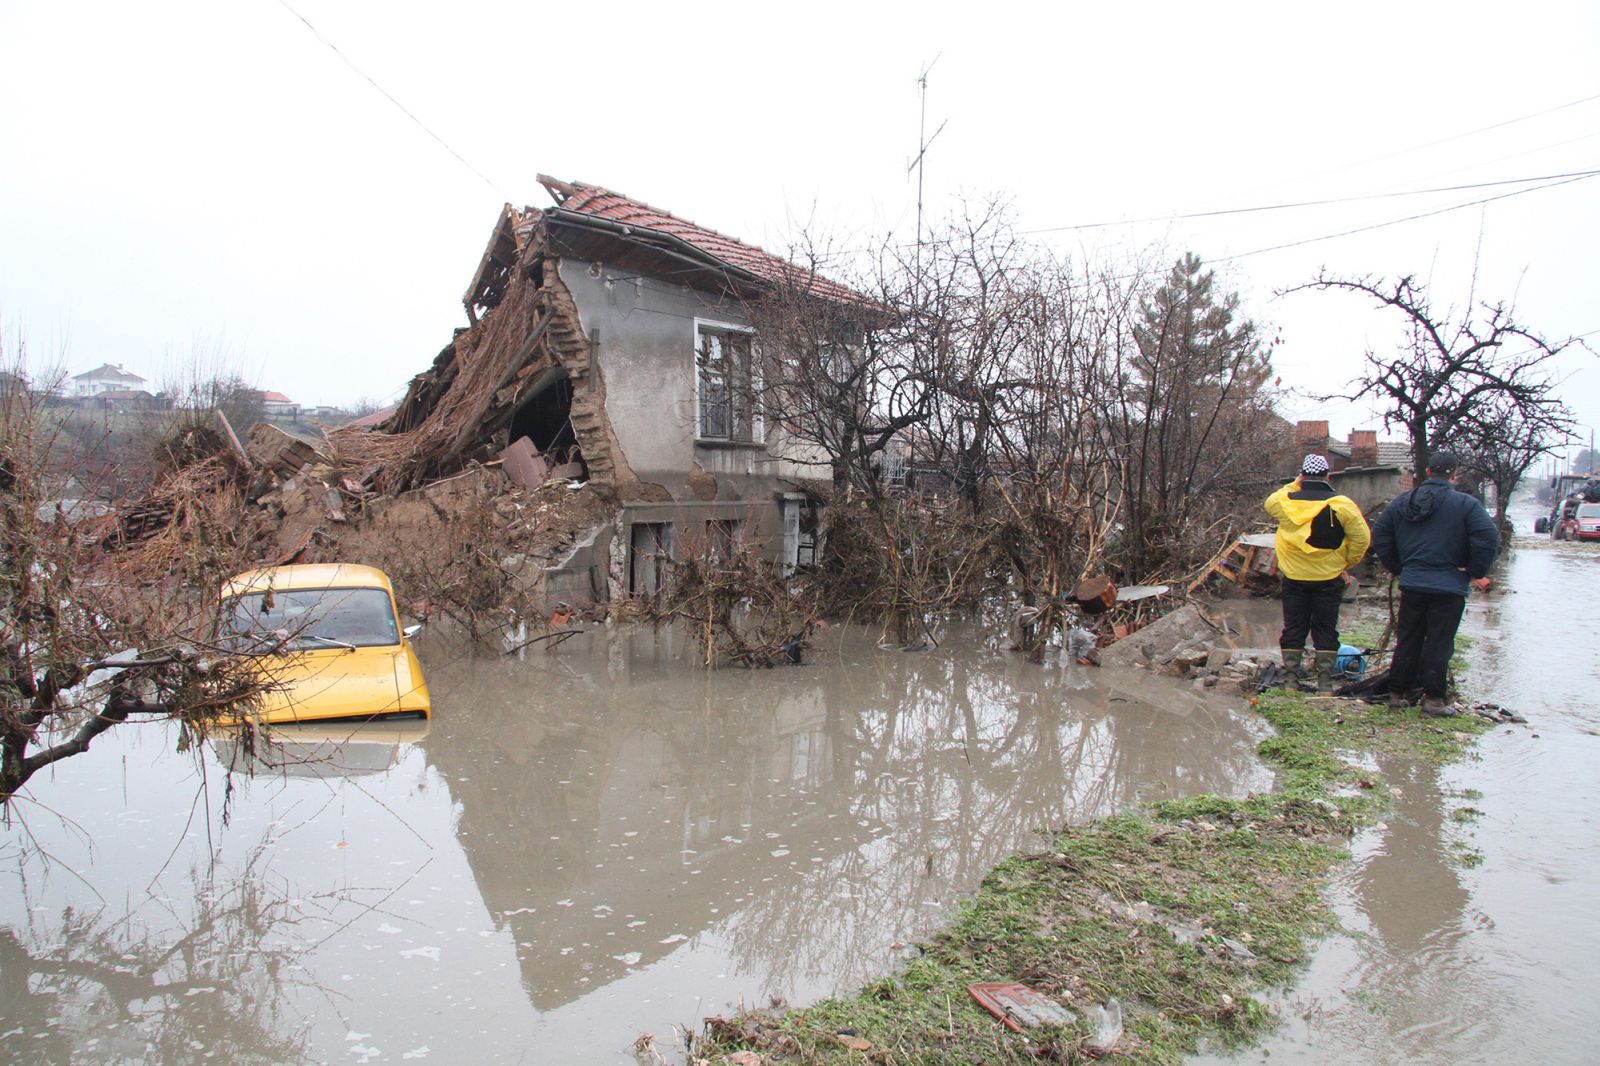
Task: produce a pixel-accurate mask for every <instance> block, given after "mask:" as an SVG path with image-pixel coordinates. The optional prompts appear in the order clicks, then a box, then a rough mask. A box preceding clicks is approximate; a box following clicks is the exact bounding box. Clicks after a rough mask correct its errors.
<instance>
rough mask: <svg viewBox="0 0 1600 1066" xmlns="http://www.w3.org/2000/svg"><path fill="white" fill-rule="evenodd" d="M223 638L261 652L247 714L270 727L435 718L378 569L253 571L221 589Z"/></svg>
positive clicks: (336, 566) (337, 566)
mask: <svg viewBox="0 0 1600 1066" xmlns="http://www.w3.org/2000/svg"><path fill="white" fill-rule="evenodd" d="M221 630H222V636H223V638H224V639H225V640H228V641H230V642H233V643H235V644H237V645H239V646H241V647H242V648H244V649H246V650H251V649H254V648H260V649H265V653H264V654H262V655H261V661H262V675H263V678H264V680H266V681H267V682H268V683H269V686H268V689H267V691H266V693H265V695H264V697H263V699H262V703H261V706H260V708H259V709H258V710H257V712H256V713H255V714H254V715H253V716H252V717H254V718H255V719H257V720H258V721H262V722H266V723H268V724H272V725H278V724H282V723H287V722H327V721H333V720H335V719H344V718H361V719H372V718H423V719H426V718H428V717H430V716H431V714H432V704H431V702H430V701H429V698H428V683H427V681H425V680H424V679H423V677H422V664H421V663H420V662H418V661H417V653H416V652H415V651H413V650H412V648H411V642H410V641H409V640H407V639H406V638H407V637H408V636H410V635H411V633H414V632H415V629H411V630H406V631H402V630H401V629H400V625H399V621H398V619H397V617H396V614H395V607H394V590H393V589H392V588H390V586H389V579H388V577H387V576H385V575H384V573H383V571H381V570H378V569H375V568H374V567H370V566H359V565H355V564H351V563H313V564H307V565H301V566H274V567H267V568H265V569H262V570H250V571H247V572H245V573H243V574H238V575H236V576H234V577H231V578H229V579H228V580H227V581H225V582H223V584H222V617H221Z"/></svg>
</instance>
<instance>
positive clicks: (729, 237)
mask: <svg viewBox="0 0 1600 1066" xmlns="http://www.w3.org/2000/svg"><path fill="white" fill-rule="evenodd" d="M567 184H569V185H571V186H572V187H573V188H575V189H583V190H585V191H590V192H598V193H605V194H606V195H609V196H615V197H617V198H618V199H620V200H626V201H628V202H629V203H630V204H637V205H638V206H639V207H642V208H644V209H645V210H647V211H653V212H655V213H656V214H658V215H662V216H665V217H666V218H670V219H672V220H673V221H674V222H682V223H683V224H684V225H686V226H693V227H694V228H695V229H698V230H701V231H703V232H705V233H709V234H711V235H712V236H714V237H721V238H722V239H723V240H725V241H732V242H733V243H734V244H738V245H743V246H744V247H746V248H749V249H750V250H752V251H756V252H760V253H761V254H762V255H770V256H772V258H774V259H779V260H782V261H783V262H784V263H786V264H787V265H789V266H792V267H795V268H796V269H799V264H797V263H791V262H789V261H788V260H787V259H784V258H783V257H782V256H780V255H778V254H777V253H776V252H769V251H768V250H767V249H765V248H763V247H761V245H759V244H751V243H750V242H749V241H747V240H745V239H743V238H742V237H735V236H734V235H733V234H731V233H723V232H722V231H721V230H719V229H713V228H711V227H710V226H707V225H705V224H704V223H702V222H696V221H695V220H694V219H692V218H685V217H683V216H682V215H678V214H674V213H673V212H671V211H668V210H667V209H666V208H664V207H657V206H656V205H655V204H652V203H649V202H647V201H644V200H640V199H638V198H637V197H633V196H629V195H628V194H627V193H625V192H618V191H617V190H616V189H608V188H606V187H605V186H604V185H592V184H590V183H589V182H586V181H573V182H568V183H567ZM556 206H557V207H565V205H564V204H557V205H556ZM567 210H569V211H576V209H574V208H567ZM577 213H584V212H581V211H578V212H577ZM643 228H645V229H649V228H650V227H648V226H646V227H643Z"/></svg>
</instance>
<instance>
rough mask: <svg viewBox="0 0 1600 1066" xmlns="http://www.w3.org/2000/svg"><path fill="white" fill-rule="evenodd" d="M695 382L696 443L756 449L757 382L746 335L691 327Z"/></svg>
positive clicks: (758, 439)
mask: <svg viewBox="0 0 1600 1066" xmlns="http://www.w3.org/2000/svg"><path fill="white" fill-rule="evenodd" d="M694 367H695V379H696V383H697V386H698V388H697V390H696V392H697V395H698V397H699V419H698V421H699V425H698V426H697V434H696V435H697V436H698V437H699V438H700V439H701V440H725V441H732V442H734V443H737V444H759V443H761V440H762V425H761V411H760V402H759V399H760V398H759V396H758V395H757V394H758V393H759V391H760V386H761V377H760V374H759V373H757V371H756V368H755V361H754V359H753V358H752V352H751V344H750V333H749V331H748V330H742V329H735V328H730V327H727V326H714V325H706V324H696V326H695V359H694Z"/></svg>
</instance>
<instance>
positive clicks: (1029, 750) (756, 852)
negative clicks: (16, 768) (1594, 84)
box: [0, 630, 1270, 1064]
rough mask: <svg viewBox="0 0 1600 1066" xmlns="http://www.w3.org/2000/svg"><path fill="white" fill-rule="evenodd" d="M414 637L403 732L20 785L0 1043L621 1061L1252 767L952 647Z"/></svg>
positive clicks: (148, 1057) (39, 1053) (967, 645)
mask: <svg viewBox="0 0 1600 1066" xmlns="http://www.w3.org/2000/svg"><path fill="white" fill-rule="evenodd" d="M421 650H422V654H423V658H424V662H425V663H426V664H427V667H428V670H429V681H430V685H431V687H432V689H433V693H434V698H435V709H436V716H435V719H434V721H433V723H432V727H431V729H430V730H429V731H428V732H427V734H426V736H418V735H410V736H407V735H405V734H403V733H396V732H394V731H389V732H383V733H377V734H374V733H370V732H368V733H365V734H363V735H360V736H357V737H354V738H351V739H350V740H349V741H346V742H343V743H341V744H339V745H338V746H337V747H335V748H331V749H330V748H328V747H325V746H319V745H318V744H317V743H316V742H315V738H309V737H302V738H299V739H298V740H297V741H294V742H292V743H288V744H286V745H280V746H279V747H278V748H277V749H276V750H275V753H274V758H275V761H276V762H277V763H278V767H277V768H276V769H274V770H270V771H266V770H263V771H258V774H257V776H255V777H254V778H243V777H240V776H237V775H235V776H234V777H232V778H231V780H230V779H229V777H228V775H227V774H226V773H225V771H224V768H223V767H224V765H225V763H226V762H227V761H228V760H231V759H233V758H234V757H235V755H236V753H235V752H233V750H232V749H231V747H230V746H229V745H227V744H225V743H223V744H213V745H207V746H206V747H205V748H204V749H202V750H201V751H200V752H199V753H198V756H197V755H196V754H195V753H190V754H179V753H175V752H174V751H173V750H172V746H173V743H172V740H173V738H172V735H171V733H170V732H169V731H168V730H167V729H166V728H165V727H150V726H141V727H124V728H119V729H117V730H115V731H113V732H112V733H111V734H108V735H107V736H106V737H103V738H101V739H100V740H98V741H96V744H95V747H94V749H93V750H92V751H91V752H90V753H88V754H87V755H85V756H83V757H80V758H76V759H72V760H68V761H67V762H65V763H62V764H60V765H59V767H58V768H57V769H56V772H55V773H54V774H53V775H52V776H50V777H48V778H45V779H43V780H40V779H35V782H34V783H33V787H32V788H31V802H30V803H28V804H26V805H22V806H19V807H18V812H17V813H18V815H19V822H18V824H17V825H15V826H13V828H12V829H11V830H10V831H9V832H8V833H7V834H6V836H5V837H4V838H3V840H4V844H5V850H4V854H3V855H0V878H4V880H5V882H6V883H7V885H8V888H7V890H6V891H5V892H3V893H0V1034H3V1043H0V1047H3V1048H4V1049H5V1050H4V1055H5V1056H6V1057H7V1058H9V1059H12V1060H15V1061H28V1062H68V1061H71V1062H90V1063H93V1062H123V1061H149V1062H194V1061H203V1060H205V1059H207V1058H214V1059H217V1060H219V1061H286V1062H292V1061H326V1062H341V1063H343V1062H380V1061H413V1060H432V1061H438V1062H447V1063H455V1062H527V1063H539V1062H563V1063H605V1064H610V1063H632V1062H633V1061H634V1060H633V1058H632V1056H631V1055H630V1054H628V1044H629V1042H630V1041H631V1040H632V1038H633V1037H634V1036H635V1035H636V1034H638V1033H643V1032H648V1033H652V1034H654V1035H655V1036H656V1037H657V1039H658V1042H659V1043H660V1044H661V1045H662V1046H663V1048H667V1047H670V1046H671V1044H672V1027H673V1026H674V1025H689V1026H693V1025H694V1024H695V1023H696V1022H697V1020H698V1019H699V1018H700V1017H702V1016H704V1015H706V1014H712V1013H718V1012H720V1011H722V1010H724V1009H726V1008H727V1007H728V1005H730V1004H736V1003H738V1002H740V1001H743V1002H747V1003H749V1002H765V1001H766V999H767V998H768V997H769V996H781V997H784V998H786V999H789V1000H791V1001H795V1002H804V1001H807V1000H810V999H813V998H816V997H819V996H822V995H825V994H828V993H830V992H834V991H844V990H848V989H850V988H852V987H854V986H855V985H856V984H858V983H859V982H860V981H861V980H862V979H864V978H865V977H868V976H870V975H873V974H875V973H879V972H882V971H884V970H885V969H887V968H889V967H890V966H892V965H893V964H894V961H895V958H896V955H897V953H898V952H899V950H900V948H899V945H901V944H902V943H903V942H905V941H907V940H910V939H912V938H913V937H915V936H917V935H919V934H921V933H924V932H926V931H927V930H928V929H929V928H931V927H932V926H933V925H934V924H935V923H936V922H937V921H938V920H939V918H940V916H941V915H943V914H945V913H946V912H947V911H948V910H949V909H950V908H951V907H952V906H953V905H954V903H955V902H956V901H957V900H958V899H959V898H960V897H961V896H962V895H963V894H965V893H967V892H969V891H971V890H972V889H973V888H974V887H975V886H976V883H977V881H978V880H979V878H981V876H982V875H983V874H984V873H985V872H986V871H987V870H988V869H989V868H990V867H991V866H992V865H993V864H994V863H995V862H996V861H998V860H999V859H1000V858H1001V857H1003V856H1004V855H1005V854H1007V853H1008V852H1010V851H1013V850H1016V849H1018V848H1025V847H1027V846H1028V845H1029V843H1030V841H1031V840H1032V834H1033V832H1034V831H1035V830H1037V829H1040V828H1045V827H1049V826H1053V825H1058V824H1060V823H1062V822H1065V821H1072V820H1081V819H1087V818H1092V817H1095V816H1098V815H1102V814H1105V813H1108V812H1110V811H1113V810H1116V809H1119V808H1123V807H1126V806H1128V805H1130V804H1133V803H1136V802H1138V801H1140V800H1145V799H1153V798H1159V797H1162V796H1168V795H1181V794H1189V793H1195V792H1202V791H1215V792H1222V793H1228V794H1243V793H1245V792H1247V791H1250V790H1251V789H1260V788H1265V787H1268V785H1269V784H1270V780H1269V778H1268V776H1267V775H1266V774H1265V772H1264V771H1263V770H1262V768H1261V767H1260V765H1259V763H1258V762H1257V761H1256V759H1255V757H1254V755H1253V750H1254V746H1255V744H1256V743H1257V741H1258V740H1259V739H1260V737H1261V735H1262V732H1261V727H1260V726H1259V724H1258V723H1256V722H1254V721H1253V720H1251V719H1250V718H1248V717H1246V716H1242V715H1240V714H1238V713H1236V712H1235V711H1234V710H1232V709H1230V707H1229V706H1228V703H1227V702H1225V701H1208V700H1206V699H1202V698H1201V697H1200V696H1199V695H1198V694H1197V693H1194V692H1193V691H1191V690H1188V689H1183V690H1181V691H1174V686H1173V685H1172V684H1171V683H1169V682H1166V681H1164V680H1163V679H1159V678H1152V677H1150V676H1149V675H1148V674H1146V673H1143V672H1131V673H1127V674H1123V673H1119V672H1117V671H1113V670H1110V669H1106V670H1100V671H1086V670H1084V669H1082V668H1079V667H1068V668H1061V667H1044V668H1041V667H1035V666H1029V665H1027V664H1025V663H1023V662H1020V661H1019V660H1018V658H1017V657H1016V656H1014V655H1009V654H1007V653H1004V652H1000V651H995V650H992V649H989V648H986V647H985V646H984V645H983V644H982V643H981V642H980V641H979V640H978V639H977V638H976V635H975V634H972V633H967V632H962V631H960V630H953V631H952V632H950V633H949V634H948V635H947V640H946V642H945V643H944V645H943V646H942V647H941V648H939V649H938V650H935V651H933V652H931V653H904V652H899V651H881V650H879V649H877V648H876V647H874V646H872V645H871V644H870V643H867V642H865V641H864V640H862V639H861V638H860V635H859V634H856V635H854V636H853V637H849V636H846V637H842V638H835V642H834V643H832V644H831V645H830V646H828V647H824V648H822V649H819V654H818V660H819V664H818V665H808V666H802V667H793V668H785V669H778V670H767V671H753V672H752V671H742V670H727V671H719V672H716V673H713V674H707V673H706V672H704V671H703V670H701V669H698V668H697V667H695V666H694V665H693V662H692V660H693V651H692V649H690V648H689V647H688V646H687V645H685V644H682V643H681V642H676V641H675V640H674V639H673V637H672V635H671V634H663V635H659V636H658V635H655V634H651V633H648V632H646V633H634V634H625V635H608V634H607V633H606V632H605V631H604V630H597V631H595V632H593V633H592V634H589V635H586V636H584V637H583V638H580V639H579V640H575V641H571V642H569V643H568V644H566V645H565V646H563V647H562V648H560V649H558V650H556V651H555V652H552V653H547V654H536V655H531V656H530V657H529V658H528V659H526V660H525V661H518V660H515V659H508V658H504V657H501V658H472V657H470V656H468V655H464V654H463V653H462V649H460V648H459V647H452V646H450V645H447V644H443V643H438V642H435V643H431V644H428V643H425V644H424V646H423V647H422V649H421ZM1233 702H1234V703H1237V702H1238V701H1237V699H1235V700H1234V701H1233Z"/></svg>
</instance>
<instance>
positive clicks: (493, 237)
mask: <svg viewBox="0 0 1600 1066" xmlns="http://www.w3.org/2000/svg"><path fill="white" fill-rule="evenodd" d="M518 251H519V247H518V242H517V211H516V209H515V208H514V207H512V206H511V205H510V204H509V203H508V204H506V205H505V206H503V207H501V209H500V217H499V219H497V220H496V221H495V224H494V229H493V231H492V232H490V234H489V243H488V244H487V245H486V246H485V247H484V249H483V258H481V259H479V260H478V269H477V271H476V272H474V273H473V275H472V283H471V284H470V285H468V286H467V291H466V293H465V294H464V295H463V296H462V297H461V302H462V304H463V305H464V306H465V307H466V309H467V318H468V319H469V320H470V321H471V322H472V324H473V325H477V323H478V309H479V308H482V309H483V310H485V311H487V310H488V309H489V308H491V307H493V306H494V305H495V304H497V303H499V302H500V300H501V298H502V297H503V296H504V295H505V288H506V286H505V281H506V276H507V275H508V274H510V273H511V268H512V267H513V266H514V265H515V264H516V261H517V252H518Z"/></svg>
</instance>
